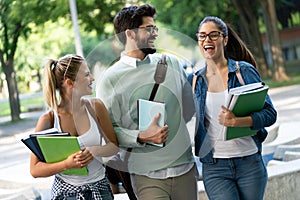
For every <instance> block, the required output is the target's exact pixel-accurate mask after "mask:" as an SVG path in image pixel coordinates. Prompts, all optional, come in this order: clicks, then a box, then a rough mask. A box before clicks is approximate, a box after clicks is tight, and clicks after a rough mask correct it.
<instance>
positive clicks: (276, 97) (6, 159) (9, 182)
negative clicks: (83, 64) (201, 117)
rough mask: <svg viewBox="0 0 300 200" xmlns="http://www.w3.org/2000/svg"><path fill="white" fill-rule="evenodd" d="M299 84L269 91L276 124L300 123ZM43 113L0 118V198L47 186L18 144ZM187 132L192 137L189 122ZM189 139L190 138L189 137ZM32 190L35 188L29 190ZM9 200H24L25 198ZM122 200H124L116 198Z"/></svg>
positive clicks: (37, 112) (27, 153) (26, 192)
mask: <svg viewBox="0 0 300 200" xmlns="http://www.w3.org/2000/svg"><path fill="white" fill-rule="evenodd" d="M299 88H300V85H294V86H287V87H282V88H275V89H271V90H270V92H269V94H270V96H271V99H272V101H273V104H274V106H275V108H276V109H277V111H278V120H277V123H279V124H280V123H284V122H290V121H300V92H299ZM43 112H44V111H36V112H30V113H22V114H21V116H20V117H21V119H23V120H21V121H19V122H16V123H9V121H10V117H0V155H1V156H0V199H3V198H4V197H5V195H6V196H10V197H11V196H12V195H14V194H24V195H25V194H27V195H31V196H32V195H34V193H36V192H37V191H36V190H39V191H42V195H43V198H42V199H43V200H46V199H47V195H46V194H45V193H43V192H44V191H47V190H48V189H49V188H50V187H51V183H52V180H53V178H52V177H50V178H37V179H35V178H32V176H31V175H30V173H29V155H30V151H29V150H28V149H27V148H26V146H25V145H24V144H23V143H22V142H21V141H20V140H21V138H23V137H24V136H26V135H27V134H29V133H30V132H33V131H34V127H35V125H36V123H37V120H38V118H39V116H40V115H41V114H42V113H43ZM189 130H190V131H191V134H193V130H194V128H193V123H190V127H189ZM191 137H192V136H191ZM32 188H35V189H32ZM12 199H28V198H27V197H26V196H23V198H22V197H20V198H10V200H12ZM116 199H126V198H124V197H123V198H116Z"/></svg>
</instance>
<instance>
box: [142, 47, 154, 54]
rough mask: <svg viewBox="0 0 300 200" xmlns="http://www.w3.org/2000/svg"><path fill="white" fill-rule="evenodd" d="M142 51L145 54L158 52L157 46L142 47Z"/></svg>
mask: <svg viewBox="0 0 300 200" xmlns="http://www.w3.org/2000/svg"><path fill="white" fill-rule="evenodd" d="M141 51H142V52H143V53H144V54H145V55H148V54H154V53H155V52H156V48H142V49H141Z"/></svg>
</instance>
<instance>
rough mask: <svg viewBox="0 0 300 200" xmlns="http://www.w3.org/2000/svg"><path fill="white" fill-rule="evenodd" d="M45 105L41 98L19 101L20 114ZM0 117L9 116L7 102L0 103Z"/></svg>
mask: <svg viewBox="0 0 300 200" xmlns="http://www.w3.org/2000/svg"><path fill="white" fill-rule="evenodd" d="M44 104H45V102H44V98H43V97H42V96H41V97H33V98H28V99H24V100H20V109H21V113H25V112H28V109H29V108H30V107H36V106H43V105H44ZM0 110H1V112H0V117H3V116H9V115H10V107H9V102H8V101H5V102H0Z"/></svg>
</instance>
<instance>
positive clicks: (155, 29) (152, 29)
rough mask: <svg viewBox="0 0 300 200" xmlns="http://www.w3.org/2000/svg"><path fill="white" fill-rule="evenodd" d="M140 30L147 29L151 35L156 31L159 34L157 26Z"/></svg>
mask: <svg viewBox="0 0 300 200" xmlns="http://www.w3.org/2000/svg"><path fill="white" fill-rule="evenodd" d="M139 28H143V29H145V30H146V31H147V32H149V33H150V34H153V33H154V31H155V32H156V33H157V32H158V27H157V26H152V25H149V26H145V27H139Z"/></svg>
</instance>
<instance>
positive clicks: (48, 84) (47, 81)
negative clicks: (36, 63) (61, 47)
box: [43, 59, 58, 111]
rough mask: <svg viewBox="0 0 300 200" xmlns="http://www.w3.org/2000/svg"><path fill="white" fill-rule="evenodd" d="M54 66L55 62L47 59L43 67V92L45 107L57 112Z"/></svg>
mask: <svg viewBox="0 0 300 200" xmlns="http://www.w3.org/2000/svg"><path fill="white" fill-rule="evenodd" d="M56 65H57V61H55V60H53V59H49V60H48V62H47V63H46V65H45V71H44V87H43V92H44V97H45V101H46V103H47V105H48V106H49V107H50V108H52V109H53V110H56V111H57V105H58V99H57V95H56V89H58V87H57V85H56V82H57V81H56V78H55V74H54V70H55V67H56Z"/></svg>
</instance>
